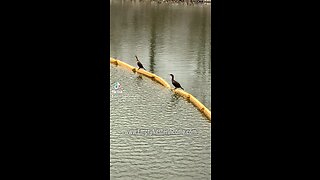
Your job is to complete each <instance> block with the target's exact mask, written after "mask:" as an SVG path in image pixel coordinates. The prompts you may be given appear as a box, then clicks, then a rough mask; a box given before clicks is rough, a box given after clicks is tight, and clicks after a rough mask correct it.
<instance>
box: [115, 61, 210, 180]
mask: <svg viewBox="0 0 320 180" xmlns="http://www.w3.org/2000/svg"><path fill="white" fill-rule="evenodd" d="M110 72H111V74H110V112H111V114H110V116H111V118H110V178H111V179H113V180H123V179H128V180H140V179H146V180H153V179H174V180H176V179H181V180H195V179H199V180H205V179H210V178H211V123H209V122H208V120H207V119H206V118H205V117H204V116H203V115H202V114H201V113H200V112H199V111H198V110H197V109H196V108H195V107H194V106H193V105H192V104H191V103H189V102H187V101H186V100H185V99H184V98H182V97H180V96H177V95H175V94H174V93H173V92H171V91H170V90H168V89H167V88H164V87H163V86H161V85H160V84H158V83H156V82H154V81H152V80H150V79H149V78H146V77H142V76H139V75H137V74H135V73H133V72H130V71H128V70H126V69H122V68H121V67H115V66H114V65H110ZM118 83H119V84H120V85H117V84H118ZM115 86H117V89H116V88H115Z"/></svg>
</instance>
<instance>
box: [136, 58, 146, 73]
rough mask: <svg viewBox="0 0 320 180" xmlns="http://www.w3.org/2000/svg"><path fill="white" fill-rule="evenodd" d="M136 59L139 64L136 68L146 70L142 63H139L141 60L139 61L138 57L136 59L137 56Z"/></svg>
mask: <svg viewBox="0 0 320 180" xmlns="http://www.w3.org/2000/svg"><path fill="white" fill-rule="evenodd" d="M136 59H137V65H138V66H139V68H138V70H139V69H140V68H141V69H144V70H146V68H144V67H143V65H142V64H141V62H140V61H139V59H138V57H137V56H136Z"/></svg>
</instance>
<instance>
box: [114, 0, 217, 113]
mask: <svg viewBox="0 0 320 180" xmlns="http://www.w3.org/2000/svg"><path fill="white" fill-rule="evenodd" d="M110 18H111V19H110V28H111V29H110V46H111V49H110V54H111V56H112V57H116V58H118V59H120V60H123V61H125V62H127V63H129V64H131V65H135V66H136V63H135V58H134V55H137V56H138V57H139V58H140V61H141V62H142V63H143V65H144V67H145V68H146V69H147V70H148V71H151V72H153V73H155V74H157V75H159V76H161V77H162V78H164V79H165V80H166V81H168V82H169V83H170V82H171V80H170V76H169V74H170V73H172V74H174V75H175V79H176V80H177V81H178V82H179V83H180V84H181V86H182V87H183V88H184V89H185V90H186V91H187V92H189V93H191V94H193V95H194V96H195V97H196V98H197V99H199V100H200V101H201V102H202V103H203V104H204V105H205V106H206V107H207V108H208V109H210V110H211V8H210V6H208V5H197V6H185V5H172V4H156V3H155V4H151V3H145V2H139V1H136V2H132V1H123V0H122V1H120V0H118V1H116V0H113V1H110ZM170 84H171V83H170Z"/></svg>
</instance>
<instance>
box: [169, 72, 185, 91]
mask: <svg viewBox="0 0 320 180" xmlns="http://www.w3.org/2000/svg"><path fill="white" fill-rule="evenodd" d="M170 76H171V78H172V84H173V85H174V87H175V88H174V89H177V88H181V89H183V88H182V87H181V85H180V84H179V83H178V82H177V81H175V80H174V76H173V74H170ZM183 90H184V89H183Z"/></svg>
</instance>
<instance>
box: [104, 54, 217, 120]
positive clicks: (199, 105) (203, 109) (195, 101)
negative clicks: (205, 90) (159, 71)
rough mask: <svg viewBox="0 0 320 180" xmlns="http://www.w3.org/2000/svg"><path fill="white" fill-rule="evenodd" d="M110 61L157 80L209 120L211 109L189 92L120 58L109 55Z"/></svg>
mask: <svg viewBox="0 0 320 180" xmlns="http://www.w3.org/2000/svg"><path fill="white" fill-rule="evenodd" d="M110 63H111V64H114V65H117V66H121V67H123V68H126V69H128V70H131V71H133V72H137V73H139V74H142V75H144V76H147V77H149V78H151V79H153V80H155V81H156V82H158V83H159V84H161V85H163V86H164V87H166V88H168V89H171V90H173V92H175V93H176V94H179V95H180V96H182V97H184V98H185V99H187V100H188V101H189V102H191V103H192V104H193V105H194V106H196V107H197V108H198V109H199V110H200V111H201V112H202V113H203V114H204V115H205V116H206V117H207V118H208V119H209V121H210V122H211V111H210V110H209V109H208V108H206V107H205V106H204V105H203V104H202V103H201V102H200V101H199V100H198V99H196V98H195V97H194V96H192V95H191V94H189V93H187V92H186V91H183V90H181V89H176V90H174V89H173V88H171V86H170V85H169V83H167V82H166V81H165V80H164V79H162V78H161V77H159V76H157V75H155V74H153V73H151V72H148V71H146V70H144V69H139V70H138V68H136V67H134V66H131V65H129V64H127V63H125V62H122V61H120V60H117V59H114V58H111V57H110Z"/></svg>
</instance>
